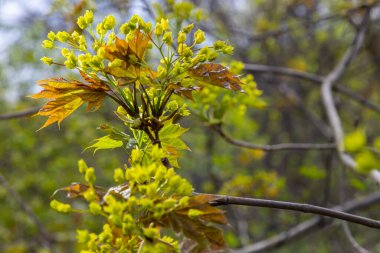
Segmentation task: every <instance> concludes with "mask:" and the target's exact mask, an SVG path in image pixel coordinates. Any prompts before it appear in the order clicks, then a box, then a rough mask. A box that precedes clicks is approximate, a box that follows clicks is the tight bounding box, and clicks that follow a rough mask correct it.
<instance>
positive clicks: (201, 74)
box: [188, 63, 244, 92]
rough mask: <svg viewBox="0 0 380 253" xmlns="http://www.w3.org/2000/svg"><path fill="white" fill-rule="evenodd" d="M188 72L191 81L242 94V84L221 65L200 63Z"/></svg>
mask: <svg viewBox="0 0 380 253" xmlns="http://www.w3.org/2000/svg"><path fill="white" fill-rule="evenodd" d="M188 72H189V75H190V76H191V77H192V78H193V79H195V80H197V81H199V82H203V83H206V84H211V85H214V86H218V87H222V88H226V89H229V90H235V91H241V92H244V90H243V88H242V87H241V85H242V84H243V83H242V81H241V80H240V79H239V77H238V76H237V75H235V74H233V73H232V72H231V71H230V70H229V69H228V68H227V67H225V66H223V65H221V64H217V63H202V64H199V65H197V66H196V67H194V68H191V69H189V71H188Z"/></svg>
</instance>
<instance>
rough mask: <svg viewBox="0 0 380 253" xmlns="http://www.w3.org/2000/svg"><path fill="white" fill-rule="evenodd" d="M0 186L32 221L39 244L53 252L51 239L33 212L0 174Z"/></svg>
mask: <svg viewBox="0 0 380 253" xmlns="http://www.w3.org/2000/svg"><path fill="white" fill-rule="evenodd" d="M0 184H1V185H2V186H3V187H4V188H5V190H6V191H7V192H8V193H9V195H10V196H11V197H12V199H14V200H15V201H16V203H17V204H18V205H19V207H20V208H21V210H22V211H23V212H24V213H25V214H26V215H27V216H28V217H29V219H31V220H32V222H33V223H34V225H35V226H36V227H37V231H38V239H39V241H40V243H41V244H42V245H43V246H44V247H46V248H49V249H50V250H51V252H55V250H54V248H53V246H52V238H51V237H50V235H49V233H48V232H47V231H46V229H45V227H44V225H43V224H42V222H41V221H40V220H39V218H38V217H37V216H36V214H35V213H34V212H33V210H32V209H31V208H30V207H29V205H28V204H27V203H26V202H25V201H24V200H23V199H22V198H21V196H20V195H19V194H18V193H17V192H16V191H15V190H14V189H13V188H12V187H11V186H10V185H9V183H8V181H7V180H6V179H5V177H4V176H3V175H2V173H0Z"/></svg>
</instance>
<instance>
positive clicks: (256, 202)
mask: <svg viewBox="0 0 380 253" xmlns="http://www.w3.org/2000/svg"><path fill="white" fill-rule="evenodd" d="M211 195H213V196H215V197H217V199H216V200H213V201H212V202H211V203H210V204H211V205H213V206H225V205H241V206H257V207H267V208H274V209H283V210H292V211H297V212H304V213H313V214H318V215H322V216H328V217H331V218H335V219H340V220H345V221H349V222H352V223H356V224H360V225H363V226H367V227H371V228H376V229H380V221H378V220H373V219H369V218H366V217H362V216H358V215H354V214H349V213H345V212H342V211H338V210H334V209H332V208H326V207H320V206H314V205H310V204H303V203H295V202H285V201H277V200H268V199H256V198H243V197H232V196H227V195H216V194H211Z"/></svg>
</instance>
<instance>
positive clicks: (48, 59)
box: [40, 56, 53, 66]
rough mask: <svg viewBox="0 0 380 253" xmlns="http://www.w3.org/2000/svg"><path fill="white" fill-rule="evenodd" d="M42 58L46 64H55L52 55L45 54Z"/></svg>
mask: <svg viewBox="0 0 380 253" xmlns="http://www.w3.org/2000/svg"><path fill="white" fill-rule="evenodd" d="M40 60H41V61H42V62H43V63H45V64H46V65H49V66H50V65H52V64H53V59H52V58H50V57H46V56H44V57H42V58H41V59H40Z"/></svg>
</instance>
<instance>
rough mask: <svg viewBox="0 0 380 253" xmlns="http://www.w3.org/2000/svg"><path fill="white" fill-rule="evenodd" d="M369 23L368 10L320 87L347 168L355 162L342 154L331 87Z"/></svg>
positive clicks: (342, 146)
mask: <svg viewBox="0 0 380 253" xmlns="http://www.w3.org/2000/svg"><path fill="white" fill-rule="evenodd" d="M369 21H370V9H368V10H367V11H366V14H365V16H364V17H363V21H362V24H361V25H360V28H359V30H358V32H357V34H356V36H355V39H354V41H353V42H352V46H351V47H349V48H348V49H347V50H346V53H345V54H344V56H343V57H342V59H341V60H340V61H339V63H338V64H337V65H336V66H335V68H334V69H333V70H332V71H331V72H330V73H329V74H328V75H327V76H326V78H324V80H323V82H322V86H321V96H322V102H323V106H324V109H325V112H326V114H327V117H328V120H329V122H330V125H331V128H332V130H333V135H334V139H335V143H336V145H337V151H338V154H339V157H340V159H341V161H342V162H343V163H344V164H345V165H346V166H348V167H349V168H352V169H354V168H356V163H355V161H354V160H353V159H352V158H351V157H350V156H348V155H347V154H345V153H344V143H343V140H344V132H343V127H342V123H341V120H340V117H339V114H338V111H337V108H336V106H335V103H334V97H333V95H332V87H334V85H335V84H336V83H337V82H338V81H339V79H340V78H341V76H342V75H343V73H344V72H345V71H346V70H347V68H348V66H349V65H350V63H351V62H352V61H353V59H354V58H355V56H356V55H357V53H358V51H359V49H360V47H361V46H362V44H363V41H364V37H365V33H366V31H367V27H368V24H369Z"/></svg>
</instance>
